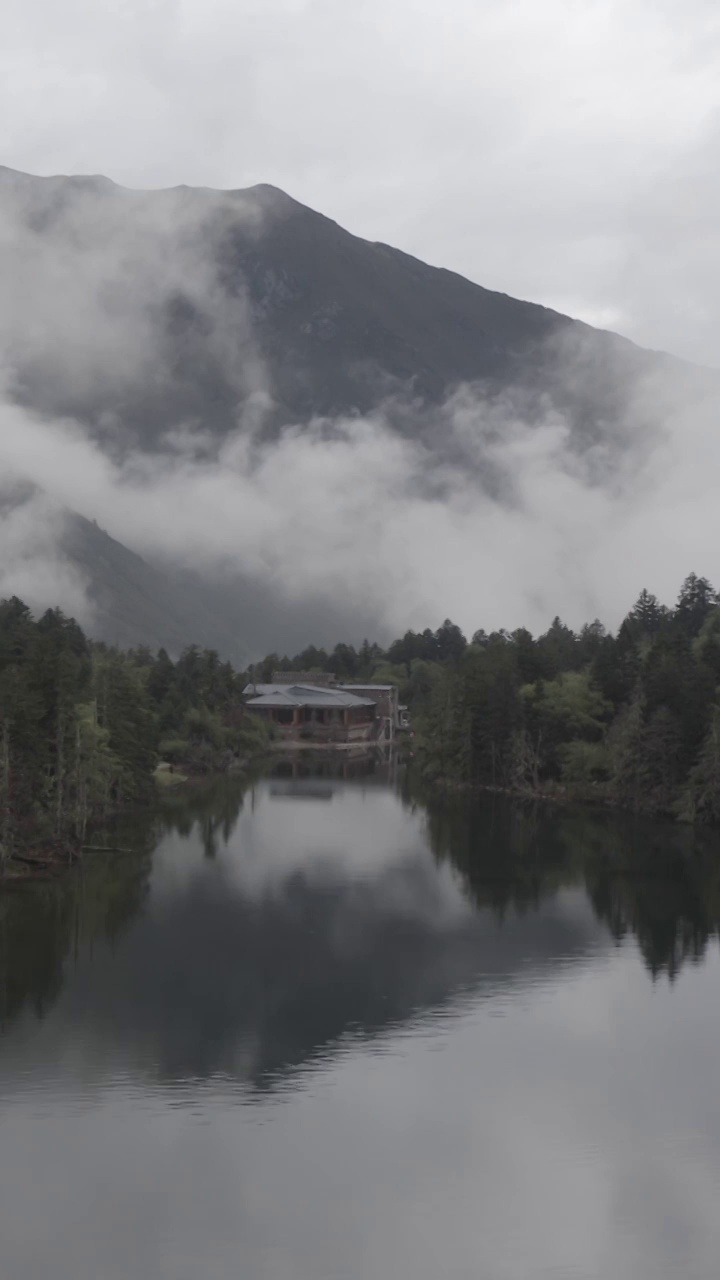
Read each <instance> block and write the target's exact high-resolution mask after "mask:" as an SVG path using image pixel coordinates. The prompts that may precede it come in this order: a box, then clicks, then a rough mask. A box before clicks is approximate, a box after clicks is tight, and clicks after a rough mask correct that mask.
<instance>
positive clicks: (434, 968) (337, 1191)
mask: <svg viewBox="0 0 720 1280" xmlns="http://www.w3.org/2000/svg"><path fill="white" fill-rule="evenodd" d="M354 772H356V771H355V770H354V768H353V766H348V765H346V764H343V765H337V766H333V765H329V766H324V767H321V766H317V767H316V768H315V769H314V773H315V776H307V775H310V774H312V773H313V769H311V768H310V767H309V766H307V765H303V766H301V767H299V768H298V767H291V766H290V765H289V764H286V765H285V766H283V768H282V769H281V770H279V772H277V773H276V774H275V776H271V777H267V778H265V779H263V780H261V781H259V782H258V783H256V784H255V785H254V786H252V787H250V788H248V789H244V788H243V787H242V786H241V785H239V784H238V783H223V784H221V785H214V786H210V787H208V788H202V789H200V790H198V791H197V792H194V793H192V794H191V795H190V796H177V797H175V798H174V800H173V801H172V802H171V804H170V806H169V808H167V810H165V811H164V812H163V813H162V814H161V815H156V816H154V817H153V818H152V820H150V819H148V818H143V819H142V820H140V819H139V820H136V821H133V822H132V823H126V824H124V827H123V829H122V830H121V831H120V832H119V833H116V839H117V842H118V843H122V844H124V845H126V846H128V845H132V847H133V848H134V849H135V850H136V852H135V853H133V854H122V855H120V854H115V855H97V856H96V857H94V858H92V859H88V860H87V862H86V863H85V865H84V867H83V868H82V870H81V871H80V872H79V873H78V874H73V875H70V876H68V877H67V878H66V879H64V880H62V881H61V882H55V883H53V884H48V885H42V886H32V887H28V888H25V889H22V890H20V889H14V890H13V891H12V892H6V893H5V894H4V895H3V896H2V897H0V1275H2V1276H3V1277H4V1276H7V1277H8V1278H9V1280H25V1278H26V1277H27V1278H28V1280H35V1278H36V1277H42V1276H46V1275H52V1276H53V1277H54V1280H71V1278H72V1280H99V1278H102V1280H129V1278H131V1277H132V1278H133V1280H135V1278H136V1277H137V1280H151V1278H153V1280H155V1278H157V1280H197V1277H203V1280H225V1278H226V1277H233V1278H234V1277H242V1278H243V1280H245V1278H247V1280H380V1278H381V1277H382V1278H384V1277H390V1276H392V1277H393V1280H425V1278H426V1277H427V1280H430V1278H431V1277H432V1280H436V1277H437V1276H438V1275H443V1276H452V1277H463V1278H464V1277H468V1278H470V1277H472V1278H473V1280H477V1277H489V1278H491V1280H494V1278H495V1277H497V1278H498V1280H527V1277H528V1276H533V1277H558V1278H560V1277H563V1278H569V1277H582V1278H585V1277H588V1278H589V1277H593V1278H595V1277H597V1278H598V1280H600V1278H601V1277H602V1278H603V1280H605V1278H606V1277H610V1276H612V1277H613V1280H646V1278H647V1280H666V1278H667V1280H670V1278H671V1277H672V1278H673V1280H676V1277H678V1276H680V1275H681V1276H683V1277H684V1278H687V1280H690V1278H695V1277H697V1278H698V1280H709V1278H710V1277H712V1276H714V1275H716V1274H717V1269H718V1258H720V1214H719V1213H718V1204H719V1203H720V1089H719V1088H718V1062H719V1061H720V1021H719V1018H718V1008H719V1000H718V995H719V992H720V985H719V980H720V964H719V959H718V948H717V941H716V940H717V924H718V919H719V918H720V847H718V845H717V842H716V841H715V840H714V839H711V838H709V837H705V838H704V839H703V840H702V841H700V840H699V839H698V838H696V837H693V836H692V834H691V833H688V832H685V831H680V830H676V829H674V828H672V827H656V826H650V825H648V824H638V823H634V822H632V821H629V820H626V819H618V818H610V817H605V816H603V815H592V814H554V815H553V814H548V813H533V812H530V811H526V810H525V811H524V810H522V809H520V808H518V807H515V806H511V805H507V804H499V803H497V802H493V801H487V802H484V803H482V804H480V805H475V806H468V805H466V804H465V803H464V802H460V801H453V802H445V803H443V804H441V805H438V804H437V803H433V804H432V805H430V807H427V806H426V805H425V804H424V803H423V802H422V801H421V799H419V798H418V797H416V796H414V795H413V792H412V789H411V787H410V786H409V784H407V783H406V782H403V780H402V779H399V778H398V777H397V774H396V771H395V770H393V769H386V768H384V767H381V766H377V767H376V768H375V769H374V770H372V771H370V772H367V771H366V767H365V766H358V769H357V776H353V773H354ZM338 774H345V775H349V776H337V775H338Z"/></svg>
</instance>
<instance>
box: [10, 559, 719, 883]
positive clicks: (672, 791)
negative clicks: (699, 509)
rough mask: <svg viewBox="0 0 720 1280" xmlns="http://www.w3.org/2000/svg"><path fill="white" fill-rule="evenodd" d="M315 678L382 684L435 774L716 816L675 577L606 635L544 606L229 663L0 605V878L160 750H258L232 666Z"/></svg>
mask: <svg viewBox="0 0 720 1280" xmlns="http://www.w3.org/2000/svg"><path fill="white" fill-rule="evenodd" d="M282 670H294V671H297V670H302V671H308V672H311V671H324V672H332V673H334V674H335V675H336V676H337V677H338V678H339V679H343V680H346V681H350V682H352V681H353V680H370V679H372V680H374V681H377V682H382V683H395V684H397V685H398V687H399V690H400V696H401V699H402V701H403V702H405V703H406V704H407V705H408V707H409V709H410V713H411V717H412V727H413V739H412V753H413V757H414V764H415V765H416V768H417V770H418V771H419V772H420V773H421V774H422V776H423V777H424V778H425V779H426V780H428V781H430V782H433V783H436V784H438V785H441V786H463V787H466V788H469V789H473V788H476V789H481V788H492V789H495V790H502V791H506V792H509V793H515V794H527V795H549V796H554V797H560V796H569V797H572V798H578V799H581V800H593V801H598V802H602V803H604V804H611V805H616V806H619V807H623V808H627V809H632V810H636V811H642V812H646V813H650V814H658V815H664V816H672V817H674V818H679V819H681V820H684V821H687V822H700V823H708V824H712V823H718V822H720V691H719V686H720V601H719V599H718V594H717V592H716V591H715V589H714V588H713V587H712V586H711V584H710V583H709V582H708V580H707V579H706V578H700V577H698V576H697V575H695V574H690V576H689V577H688V578H686V580H685V582H684V583H683V584H682V587H681V589H680V593H679V596H678V599H677V602H676V604H675V605H674V607H672V608H670V607H668V606H666V605H663V604H661V603H660V602H659V601H658V600H657V598H656V597H655V596H653V595H651V594H650V593H649V592H648V591H646V590H644V591H642V592H641V594H640V596H639V598H638V600H637V602H636V603H635V605H634V606H633V608H632V609H631V610H630V612H629V613H628V615H627V617H626V618H625V619H624V620H623V622H622V624H621V626H620V627H619V629H618V631H617V633H615V634H613V633H610V632H608V631H607V630H606V629H605V628H604V627H603V625H602V624H601V623H600V622H599V621H597V620H596V621H594V622H590V623H588V624H587V625H586V626H584V627H583V628H582V629H581V630H580V631H579V632H574V631H573V630H572V629H571V628H570V627H568V626H566V625H565V624H564V623H563V622H562V621H561V620H560V619H559V618H555V619H554V621H553V623H552V625H551V626H550V627H549V629H548V630H547V631H546V632H545V633H544V634H543V635H540V636H538V637H533V636H532V635H531V633H530V632H529V631H527V630H525V629H524V628H520V629H517V630H515V631H512V632H509V631H505V630H500V631H495V632H491V633H489V634H488V633H486V632H485V631H483V630H478V631H476V632H475V633H474V634H473V636H472V637H471V639H470V640H468V639H467V638H466V637H465V636H464V635H463V633H462V631H461V630H460V628H459V627H458V626H456V625H455V624H453V623H452V622H451V621H449V620H447V621H445V622H444V623H443V624H442V626H440V627H438V628H437V630H435V631H431V630H430V629H427V630H425V631H423V632H413V631H408V632H406V633H405V635H403V636H402V637H400V638H399V639H397V640H395V641H394V642H393V643H392V644H391V645H389V647H388V648H386V649H384V648H382V647H381V646H380V645H378V644H372V643H370V642H369V641H367V640H366V641H364V642H363V644H362V645H361V646H360V648H359V649H356V648H354V647H353V646H352V645H349V644H344V643H342V644H338V645H336V647H335V648H334V649H333V650H332V652H330V653H328V652H326V651H325V650H323V649H319V648H316V647H314V646H310V647H308V648H307V649H305V650H304V651H303V652H302V653H299V654H296V655H294V656H293V657H287V656H282V657H281V656H280V655H279V654H277V653H274V654H269V655H268V656H267V657H266V658H265V659H264V660H263V661H262V662H260V663H258V664H257V665H256V666H255V667H254V668H253V670H252V671H251V672H236V671H235V670H234V669H233V667H232V666H231V665H230V663H228V662H223V661H222V660H221V659H220V657H219V656H218V654H217V653H216V652H214V651H212V650H203V649H200V648H198V647H197V646H193V645H191V646H190V647H189V648H187V649H185V650H184V652H183V653H182V654H181V655H180V656H179V657H178V658H177V659H175V660H174V659H173V658H171V657H170V656H169V655H168V654H167V653H166V651H165V650H163V649H161V650H160V651H159V652H158V653H156V654H153V653H151V652H150V651H149V650H147V649H134V650H130V651H127V652H121V651H119V650H117V649H113V648H111V647H109V646H107V645H105V644H101V643H96V642H92V641H90V640H89V639H88V638H87V636H86V635H85V634H84V632H83V631H82V629H81V627H80V626H79V625H78V624H77V622H75V621H74V620H73V619H72V618H67V617H65V615H64V614H63V613H62V612H60V610H58V609H52V610H48V611H47V612H46V613H44V614H43V615H42V617H40V618H38V619H35V618H34V617H33V616H32V614H31V612H30V610H29V609H28V607H27V606H26V605H24V604H23V603H22V601H20V600H18V599H17V598H13V599H11V600H6V601H3V602H0V872H2V870H3V869H7V867H8V865H9V864H10V863H11V862H13V861H17V860H22V859H24V858H27V857H28V856H32V853H33V850H37V849H39V848H40V849H44V850H50V851H52V850H54V851H56V852H59V853H60V854H63V853H67V855H68V857H69V856H71V854H72V852H73V851H76V850H77V849H78V848H79V847H80V846H81V845H82V844H83V843H84V842H85V840H86V839H87V833H88V831H89V830H90V829H91V827H92V826H93V825H94V824H97V823H98V822H101V821H102V820H103V819H104V818H105V817H106V816H107V815H108V814H110V813H112V812H115V811H117V810H119V809H123V808H128V807H132V806H137V805H142V804H144V803H147V802H148V801H151V800H152V799H153V797H154V795H155V787H156V769H157V766H158V764H159V762H160V761H163V762H165V763H166V765H168V766H169V767H175V768H179V769H181V770H182V769H184V770H187V771H188V772H192V773H215V772H224V771H227V770H229V769H233V768H235V767H241V766H242V764H243V762H245V761H247V759H249V758H250V757H252V756H256V755H258V754H260V753H262V752H263V751H267V750H268V749H269V748H270V747H271V739H270V737H269V734H268V730H267V728H266V727H265V726H264V725H263V724H261V723H260V722H259V721H258V720H257V719H256V718H255V717H253V716H252V715H250V714H249V713H248V712H247V710H246V708H245V705H244V697H243V689H244V687H245V684H246V683H247V680H248V677H249V676H252V677H253V678H254V679H264V680H269V679H270V678H271V675H272V672H273V671H282Z"/></svg>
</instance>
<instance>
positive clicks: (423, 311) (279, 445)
mask: <svg viewBox="0 0 720 1280" xmlns="http://www.w3.org/2000/svg"><path fill="white" fill-rule="evenodd" d="M0 264H1V268H2V276H3V280H4V290H3V297H2V299H1V300H0V370H1V371H2V377H3V382H4V388H5V391H4V396H3V400H2V404H1V405H0V415H2V416H1V417H0V489H2V490H3V491H4V492H6V493H7V492H8V491H9V490H12V491H14V492H17V486H18V484H26V485H28V484H29V485H30V487H31V488H30V490H29V491H28V492H32V494H33V497H32V499H29V498H28V499H27V502H26V503H21V504H18V503H17V501H15V502H13V503H12V504H11V505H10V506H7V504H6V509H5V515H4V516H3V515H2V513H0V520H2V523H1V524H0V537H2V543H3V547H2V549H3V563H2V567H0V592H2V593H6V592H7V591H8V590H9V589H11V588H12V589H13V590H16V591H17V592H18V594H23V593H24V594H25V595H26V596H27V597H28V599H29V602H31V603H33V604H35V603H36V602H38V603H40V602H43V601H44V602H46V603H60V604H63V605H64V606H65V607H68V608H69V609H70V610H72V611H74V612H76V613H78V615H79V616H80V617H81V618H82V619H83V621H84V622H85V623H86V625H87V626H88V627H89V628H90V629H91V630H93V631H94V632H95V634H97V635H100V636H102V637H104V638H107V639H109V640H112V641H114V642H117V643H123V644H127V643H140V642H144V643H148V644H151V645H153V646H157V645H158V644H160V643H162V644H165V645H166V647H169V648H171V649H173V650H176V649H177V648H178V646H179V645H181V644H182V643H184V642H186V641H189V640H191V639H193V640H197V641H199V642H201V643H207V644H210V645H212V647H216V648H218V649H220V650H221V652H223V653H227V654H229V655H232V656H233V657H234V658H235V659H236V660H237V659H239V657H240V656H241V655H245V654H252V653H255V652H259V651H262V650H267V649H268V648H283V647H287V648H298V647H300V646H301V645H302V644H304V643H306V642H308V641H310V640H314V641H316V642H321V643H322V642H330V641H333V640H336V639H340V638H349V639H354V640H359V639H360V638H362V635H363V634H365V633H367V632H371V633H374V634H377V635H378V636H379V637H382V636H383V635H384V636H387V635H389V633H390V632H391V631H393V630H399V629H401V628H404V627H406V626H409V625H419V624H422V625H428V624H430V625H436V624H437V623H438V622H440V621H441V620H442V617H444V616H446V615H447V614H451V615H452V616H454V617H458V619H459V621H460V622H461V624H462V625H464V626H466V627H467V628H470V627H471V626H474V625H481V624H483V625H484V624H486V623H488V622H489V623H490V624H491V625H492V624H494V625H519V624H520V623H521V622H524V623H527V624H529V625H537V626H541V625H542V624H543V623H544V622H545V623H547V622H549V621H550V619H551V617H552V616H553V615H554V614H555V613H557V612H563V611H566V610H567V609H568V607H569V608H570V609H571V611H572V610H575V611H576V612H577V613H578V614H579V615H580V616H585V617H587V616H592V615H593V614H594V613H600V612H605V613H607V612H608V611H609V612H610V613H611V614H612V613H617V612H619V611H622V609H623V608H624V607H626V606H627V604H629V602H630V601H629V599H628V598H626V597H623V596H622V591H623V590H624V589H625V587H624V583H623V581H622V574H620V575H619V579H618V574H617V572H614V571H613V569H612V568H611V567H610V566H611V564H612V562H613V550H612V539H613V537H618V536H619V534H620V533H621V532H622V531H623V530H624V531H625V533H626V536H627V537H628V538H629V539H630V540H631V541H633V540H634V541H633V552H634V554H635V556H636V557H639V559H640V565H639V566H634V572H633V574H632V585H630V580H629V579H628V586H627V590H628V591H634V590H635V589H636V587H637V585H638V578H639V577H642V575H643V573H645V572H646V569H645V564H647V565H648V567H652V563H655V558H653V559H652V561H651V553H654V552H655V550H656V548H657V538H656V536H655V533H654V528H655V523H656V521H657V517H658V515H659V514H660V512H661V511H663V510H667V504H668V502H670V504H671V506H672V505H673V504H677V503H678V502H680V503H683V502H686V501H687V500H688V486H690V488H692V485H693V483H694V473H693V477H690V478H688V476H687V475H686V474H684V475H683V478H682V479H681V480H680V481H678V466H677V462H678V451H679V456H680V459H681V460H682V465H683V466H684V467H686V466H687V460H688V457H694V456H695V454H694V453H693V450H692V448H691V447H689V446H691V442H692V440H693V438H694V434H697V433H698V432H699V433H701V435H702V440H703V441H705V440H707V434H706V432H707V429H708V427H707V424H708V423H710V422H712V421H713V420H714V418H713V415H714V405H715V403H716V401H717V399H719V398H720V375H718V374H717V373H715V372H714V371H708V370H701V369H697V368H695V367H693V366H691V365H688V364H684V363H683V362H681V361H679V360H675V359H673V358H672V357H670V356H666V355H662V354H657V353H652V352H647V351H644V350H642V349H641V348H639V347H637V346H635V345H633V344H632V343H630V342H629V341H627V340H625V339H623V338H620V337H618V336H616V335H614V334H611V333H606V332H603V331H599V330H595V329H592V328H591V327H589V326H588V325H585V324H582V323H580V322H578V321H574V320H572V319H570V318H568V317H566V316H563V315H560V314H558V313H557V312H553V311H550V310H548V309H546V308H544V307H540V306H536V305H534V304H532V303H528V302H522V301H517V300H515V299H513V298H510V297H507V296H505V295H504V294H500V293H493V292H490V291H488V290H486V289H483V288H481V287H480V286H479V285H477V284H473V283H471V282H470V281H468V280H465V279H463V278H462V277H460V276H458V275H455V274H453V273H452V272H449V271H445V270H442V269H439V268H436V267H432V266H428V265H426V264H425V263H423V262H420V261H419V260H417V259H415V258H412V257H409V256H408V255H407V254H404V253H402V252H401V251H400V250H398V249H393V248H391V247H389V246H387V245H384V244H377V243H370V242H368V241H364V240H361V239H359V238H358V237H356V236H353V235H351V234H349V233H348V232H346V231H344V230H343V229H342V228H341V227H339V226H338V225H337V224H336V223H335V222H332V221H331V220H330V219H328V218H326V217H324V216H323V215H322V214H320V213H316V212H314V211H312V210H310V209H308V208H305V207H304V206H303V205H300V204H298V203H297V202H296V201H294V200H293V199H292V198H291V197H290V196H287V195H285V194H284V193H283V192H281V191H279V190H277V189H276V188H273V187H268V186H257V187H252V188H249V189H248V190H244V191H228V192H218V191H210V190H205V189H191V188H187V187H178V188H174V189H172V190H167V191H150V192H147V191H146V192H139V191H129V190H126V189H123V188H121V187H118V186H116V185H115V184H114V183H112V182H111V181H110V180H108V179H107V178H102V177H55V178H35V177H31V176H29V175H26V174H20V173H16V172H14V171H12V170H8V169H2V168H0ZM701 452H702V451H701ZM668 484H671V486H675V485H678V484H679V488H678V490H677V492H676V491H675V489H674V488H673V492H672V493H671V494H669V493H668V492H667V486H668ZM695 496H696V497H697V494H696V495H695ZM28 504H29V505H28ZM658 504H659V505H658ZM640 510H642V511H643V513H644V519H643V522H642V529H641V530H640V531H639V530H638V528H637V527H636V526H637V520H638V514H639V512H640ZM638 539H639V541H638ZM568 545H570V547H571V551H570V554H569V555H568V554H567V553H566V548H567V547H568ZM604 551H605V552H608V551H609V561H608V564H607V565H604V564H603V563H601V562H600V557H601V555H602V554H603V552H604ZM674 551H675V553H676V558H677V560H678V567H677V570H676V569H675V563H674V560H673V557H670V559H668V558H667V557H665V558H664V560H663V561H662V563H663V566H664V568H665V567H666V568H667V570H668V572H672V573H674V574H675V578H674V582H675V583H677V582H678V581H679V580H680V578H681V577H682V576H684V573H685V572H686V570H687V568H688V566H689V563H690V561H691V560H693V555H692V554H691V547H690V546H686V545H684V544H683V541H682V539H681V540H680V543H679V544H678V543H677V542H676V545H675V546H674ZM616 559H617V556H615V560H616ZM702 567H703V566H702V565H698V568H699V569H701V568H702ZM663 571H664V569H663ZM469 579H470V580H471V583H472V585H471V587H470V589H468V581H469ZM662 585H663V584H662V583H660V584H659V586H660V589H662ZM488 614H490V615H492V616H490V617H489V616H488ZM571 620H572V617H571ZM610 620H611V621H612V618H611V619H610Z"/></svg>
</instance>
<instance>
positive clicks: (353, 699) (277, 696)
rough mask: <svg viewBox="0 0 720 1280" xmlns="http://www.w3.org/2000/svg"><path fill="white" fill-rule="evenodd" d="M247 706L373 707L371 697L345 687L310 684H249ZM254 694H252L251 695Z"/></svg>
mask: <svg viewBox="0 0 720 1280" xmlns="http://www.w3.org/2000/svg"><path fill="white" fill-rule="evenodd" d="M245 693H246V694H247V695H248V703H247V705H248V706H249V707H374V706H375V703H374V702H373V701H372V699H371V698H358V697H357V695H356V694H354V693H348V692H347V690H345V689H337V688H328V687H326V686H318V685H311V684H255V685H252V684H249V685H248V686H247V688H246V689H245ZM253 695H254V696H253Z"/></svg>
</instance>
